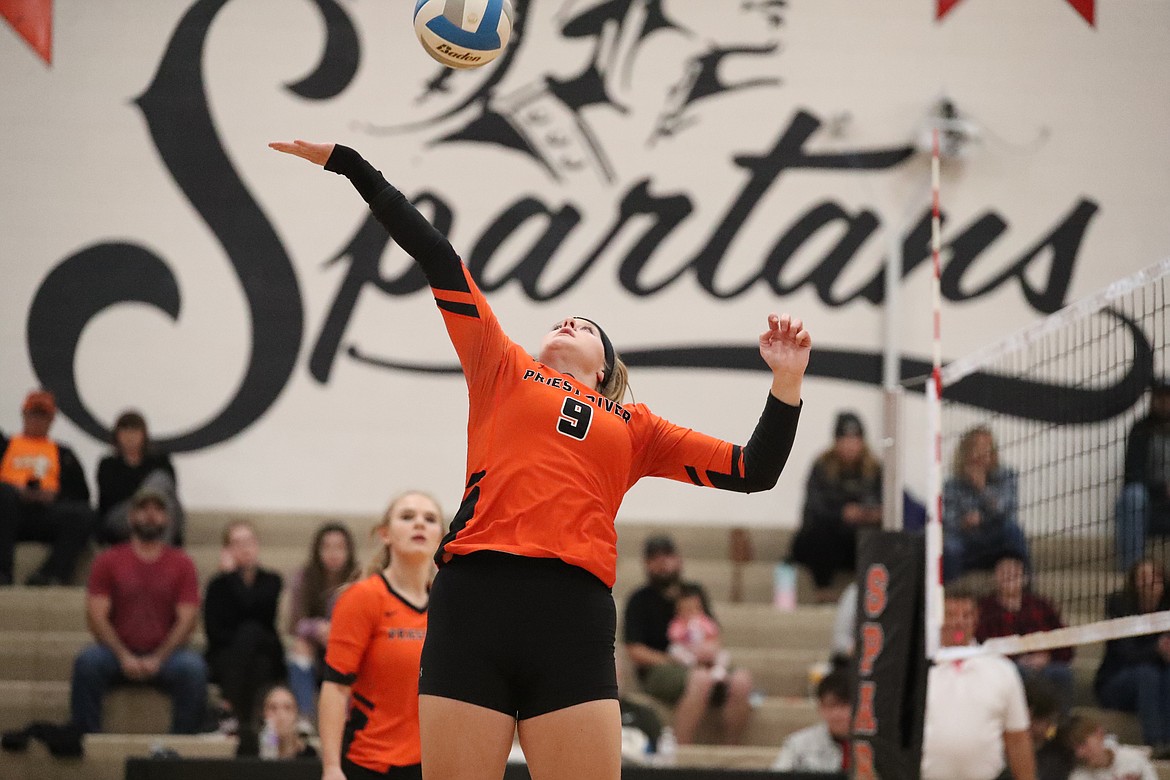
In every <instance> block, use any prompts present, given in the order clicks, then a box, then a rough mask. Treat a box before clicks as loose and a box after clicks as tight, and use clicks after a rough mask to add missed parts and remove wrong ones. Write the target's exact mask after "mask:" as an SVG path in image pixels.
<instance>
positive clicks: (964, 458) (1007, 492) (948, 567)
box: [943, 426, 1028, 581]
mask: <svg viewBox="0 0 1170 780" xmlns="http://www.w3.org/2000/svg"><path fill="white" fill-rule="evenodd" d="M1018 501H1019V480H1018V478H1017V475H1016V472H1015V471H1013V470H1011V469H1008V468H1004V467H1002V466H1000V464H999V452H998V450H997V449H996V446H995V438H994V437H993V436H992V435H991V431H990V430H989V429H988V428H986V427H984V426H978V427H975V428H971V429H970V430H968V431H967V432H966V433H964V434H963V438H962V439H960V440H959V446H958V447H957V448H956V449H955V459H954V463H953V465H952V468H951V476H950V478H949V479H947V481H946V484H944V485H943V576H944V578H945V579H946V580H948V581H950V580H953V579H955V578H956V577H960V576H962V575H963V574H965V573H967V572H968V571H973V570H984V571H986V570H989V569H991V568H992V567H994V566H995V564H996V561H998V560H999V559H1000V558H1002V557H1003V556H1005V555H1007V554H1009V553H1010V554H1012V555H1014V556H1016V557H1017V558H1019V559H1020V560H1022V561H1024V562H1025V563H1027V561H1028V543H1027V541H1026V540H1025V539H1024V532H1023V531H1022V530H1021V529H1020V526H1019V524H1018V522H1017V512H1018V509H1019V504H1018Z"/></svg>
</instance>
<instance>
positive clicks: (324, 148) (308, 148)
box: [268, 139, 334, 165]
mask: <svg viewBox="0 0 1170 780" xmlns="http://www.w3.org/2000/svg"><path fill="white" fill-rule="evenodd" d="M333 147H334V144H315V143H311V142H310V141H301V140H300V139H297V140H296V141H293V142H291V143H289V142H288V141H273V142H272V143H270V144H268V148H269V149H275V150H276V151H278V152H284V153H285V154H291V155H293V156H294V157H300V158H301V159H302V160H308V161H309V162H311V163H313V164H314V165H324V164H325V163H326V162H327V161H328V160H329V155H331V154H333Z"/></svg>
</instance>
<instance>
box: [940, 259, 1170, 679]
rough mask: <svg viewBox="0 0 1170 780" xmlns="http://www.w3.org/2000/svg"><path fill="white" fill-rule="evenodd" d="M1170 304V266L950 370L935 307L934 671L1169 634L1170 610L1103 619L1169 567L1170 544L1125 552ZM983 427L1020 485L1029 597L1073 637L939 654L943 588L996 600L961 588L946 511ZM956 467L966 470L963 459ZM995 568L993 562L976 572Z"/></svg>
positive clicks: (972, 575)
mask: <svg viewBox="0 0 1170 780" xmlns="http://www.w3.org/2000/svg"><path fill="white" fill-rule="evenodd" d="M936 246H937V245H936ZM935 252H936V263H937V248H936V249H935ZM936 274H937V267H936ZM936 285H937V281H936ZM936 295H937V291H936ZM1168 297H1170V258H1167V259H1165V260H1162V261H1161V262H1159V263H1157V264H1155V265H1152V266H1150V267H1148V268H1146V269H1144V270H1142V271H1139V272H1138V273H1135V274H1133V275H1132V276H1128V277H1126V278H1123V279H1119V280H1117V281H1115V282H1113V283H1112V284H1110V285H1109V286H1108V287H1106V288H1105V289H1104V290H1102V291H1100V292H1099V293H1097V294H1095V295H1091V296H1089V297H1086V298H1084V299H1082V300H1079V301H1077V302H1075V303H1073V304H1071V305H1069V306H1067V307H1065V308H1063V309H1061V310H1060V311H1058V312H1056V313H1054V314H1052V315H1050V316H1048V317H1046V318H1044V319H1042V320H1040V321H1039V322H1037V323H1035V324H1034V325H1032V326H1030V327H1028V328H1025V329H1023V330H1022V331H1020V332H1018V333H1015V334H1013V335H1011V336H1009V337H1008V338H1006V339H1004V340H1003V341H1001V342H999V343H997V344H992V345H989V346H986V347H983V348H981V349H979V350H977V351H975V352H974V353H972V354H970V355H968V356H966V357H964V358H962V359H959V360H955V361H953V362H951V363H949V364H947V365H945V366H940V365H939V353H938V351H937V350H938V347H937V338H938V319H937V318H938V309H937V306H938V305H939V304H938V300H937V298H936V300H935V306H936V309H935V318H936V319H935V322H936V325H935V328H936V331H935V334H936V335H935V338H936V352H935V361H936V362H935V368H934V373H933V375H932V381H930V382H928V383H927V393H926V395H927V405H928V408H929V412H928V435H929V437H930V439H929V470H930V486H929V489H930V491H931V493H930V507H929V511H930V516H929V520H928V525H927V539H926V549H927V553H926V554H927V572H928V573H927V575H926V576H927V594H926V599H927V610H926V619H927V627H926V638H927V652H928V654H929V655H930V657H931V658H933V659H935V660H943V659H955V658H962V657H967V656H971V655H975V654H978V653H980V652H994V653H999V654H1003V655H1015V654H1019V653H1027V652H1035V651H1040V650H1051V649H1055V648H1059V647H1068V646H1072V645H1079V644H1089V643H1093V642H1100V641H1104V640H1109V639H1117V638H1121V637H1126V636H1137V635H1142V634H1152V633H1159V632H1163V631H1170V611H1155V612H1145V613H1141V614H1129V615H1127V616H1120V617H1119V616H1116V615H1110V614H1108V613H1107V612H1106V608H1105V607H1106V601H1107V599H1108V598H1109V597H1110V596H1111V594H1115V593H1117V592H1119V591H1121V590H1122V589H1123V588H1124V587H1125V586H1126V572H1127V570H1129V569H1130V568H1131V567H1132V566H1133V565H1134V564H1135V563H1138V562H1141V561H1145V560H1150V561H1153V563H1154V566H1155V567H1156V568H1157V569H1160V570H1161V571H1162V572H1163V573H1164V572H1165V571H1166V565H1167V563H1168V562H1170V535H1161V536H1156V535H1152V536H1147V537H1145V538H1141V537H1138V542H1137V544H1136V545H1132V544H1130V545H1127V544H1126V543H1125V542H1126V541H1127V539H1128V538H1129V537H1126V536H1125V535H1124V534H1123V533H1121V532H1120V531H1119V523H1118V518H1119V516H1121V515H1122V514H1123V513H1124V512H1126V511H1128V510H1127V509H1126V508H1125V507H1124V505H1123V495H1124V494H1125V492H1126V491H1123V488H1126V489H1127V490H1128V488H1127V485H1126V482H1127V480H1126V466H1127V461H1128V460H1129V459H1130V458H1132V457H1133V456H1134V452H1136V451H1137V450H1133V448H1128V449H1127V447H1128V444H1129V442H1130V439H1131V432H1132V431H1133V429H1134V427H1135V425H1144V424H1145V423H1144V422H1143V421H1145V420H1147V419H1148V414H1149V412H1148V409H1147V403H1146V402H1147V398H1148V397H1149V395H1150V393H1149V392H1148V391H1149V390H1150V389H1151V387H1152V386H1153V385H1154V383H1155V382H1165V381H1166V379H1167V371H1168V369H1170V347H1168V346H1167V336H1168V335H1170V307H1168V306H1167V298H1168ZM977 428H979V429H983V430H985V431H987V432H990V434H991V436H992V441H993V442H994V446H993V448H992V450H991V452H992V458H993V461H997V462H998V468H999V469H1000V474H1002V475H1008V477H1010V479H1011V480H1012V481H1013V482H1014V483H1015V488H1016V489H1015V490H1014V491H1010V492H1009V493H1007V495H1011V496H1012V502H1011V503H1013V504H1014V506H1012V507H1008V508H1005V510H1004V511H1005V512H1006V511H1008V510H1009V509H1010V511H1011V513H1012V514H1013V515H1014V519H1015V521H1016V523H1017V525H1018V527H1019V528H1020V529H1021V530H1022V531H1023V536H1024V539H1025V541H1026V545H1027V557H1028V559H1029V572H1028V577H1029V581H1030V587H1031V590H1032V592H1034V593H1036V594H1037V595H1039V596H1042V597H1044V598H1046V599H1048V600H1049V601H1050V602H1052V603H1053V604H1054V605H1055V606H1056V607H1057V608H1058V610H1059V611H1060V613H1061V616H1062V622H1063V623H1064V625H1065V627H1064V628H1059V629H1054V630H1050V631H1037V632H1034V633H1029V634H1024V635H1016V636H1009V637H999V638H993V639H988V640H987V641H985V642H984V643H983V644H982V645H973V646H970V647H940V646H939V644H940V641H939V638H940V627H941V624H942V611H943V608H942V605H943V601H944V599H945V586H944V579H945V583H946V585H947V586H950V585H953V584H956V583H961V585H962V587H963V590H964V591H965V592H971V591H972V590H976V591H980V590H982V591H985V592H990V590H991V578H990V575H989V573H988V572H986V571H978V570H977V571H972V572H964V573H963V574H962V575H961V577H959V578H958V579H955V578H954V577H953V576H952V575H953V571H952V572H949V573H948V571H947V567H946V565H945V561H946V560H947V559H948V556H945V555H944V550H945V549H946V541H947V534H948V533H951V534H957V533H958V531H957V530H956V529H957V528H958V527H959V523H958V520H957V517H958V516H957V515H956V516H955V517H950V518H949V519H948V509H949V510H950V511H951V512H952V514H954V513H955V512H957V511H958V509H957V506H958V505H957V504H956V505H955V506H951V507H948V504H947V500H948V499H950V500H957V499H956V498H955V497H956V496H957V495H958V492H957V491H956V492H955V493H952V492H951V490H950V489H949V488H950V486H951V485H952V484H955V482H956V481H957V480H958V479H959V475H958V472H957V470H956V471H954V473H951V474H950V475H947V474H946V469H944V460H943V455H944V452H945V453H948V454H951V453H955V452H956V451H957V450H958V448H959V447H960V443H961V442H962V441H963V440H964V434H965V433H970V432H972V431H974V430H975V429H977ZM1139 449H1140V448H1139ZM1130 450H1133V451H1130ZM1127 453H1128V454H1127ZM954 463H955V464H956V466H955V469H957V465H958V463H959V460H958V458H957V457H955V458H954ZM1163 466H1165V464H1163ZM1130 471H1131V479H1130V482H1131V485H1132V484H1133V476H1132V469H1130ZM944 484H945V485H946V487H945V488H944ZM1137 484H1140V483H1137ZM994 562H995V561H994V559H991V558H988V559H987V560H985V561H983V562H982V564H981V565H975V566H971V568H976V569H987V568H990V567H991V566H992V565H994ZM1168 585H1170V583H1168ZM1115 598H1116V597H1115Z"/></svg>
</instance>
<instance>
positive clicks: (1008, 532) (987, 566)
mask: <svg viewBox="0 0 1170 780" xmlns="http://www.w3.org/2000/svg"><path fill="white" fill-rule="evenodd" d="M1008 553H1011V554H1012V555H1015V556H1017V557H1019V558H1021V559H1023V561H1024V567H1025V568H1027V569H1030V568H1031V563H1030V559H1029V556H1028V540H1027V538H1026V537H1025V536H1024V531H1023V529H1021V528H1020V527H1019V526H1018V525H1016V524H1015V523H1012V522H1008V521H1003V522H1001V523H998V524H985V525H982V526H979V527H976V528H974V529H971V530H965V531H959V532H954V531H944V532H943V577H944V579H945V580H946V581H947V582H950V581H951V580H953V579H955V578H956V577H961V576H963V575H964V574H966V573H967V572H969V571H989V570H991V569H993V568H995V564H996V563H997V562H998V561H999V559H1000V558H1002V557H1003V556H1004V555H1006V554H1008Z"/></svg>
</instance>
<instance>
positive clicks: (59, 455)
mask: <svg viewBox="0 0 1170 780" xmlns="http://www.w3.org/2000/svg"><path fill="white" fill-rule="evenodd" d="M21 414H22V418H23V425H22V428H21V432H20V433H19V434H17V435H15V436H13V437H11V438H6V437H4V436H3V435H2V434H0V585H11V584H12V577H13V558H14V554H15V550H16V543H17V542H45V543H46V544H48V545H49V555H48V557H46V558H45V560H44V562H43V563H42V564H41V565H40V567H39V568H38V569H37V570H36V571H35V572H33V573H32V574H31V575H30V576H29V578H28V580H27V581H26V582H25V584H26V585H68V584H71V583H72V582H73V576H74V573H75V570H76V568H77V558H78V556H79V555H81V551H82V550H84V549H85V546H86V544H87V543H88V542H89V535H90V533H92V531H93V522H94V520H93V510H92V509H91V508H90V506H89V486H88V485H86V484H85V473H84V472H83V471H82V470H81V464H80V463H79V462H78V461H77V456H76V455H74V454H73V451H72V450H70V449H69V448H68V447H66V446H65V445H63V444H61V443H59V442H56V441H53V440H52V439H50V438H49V428H50V427H52V425H53V417H54V416H55V415H56V414H57V404H56V402H55V401H54V400H53V395H52V394H51V393H49V392H47V391H45V390H34V391H33V392H31V393H29V394H28V396H26V397H25V399H24V405H23V406H22V407H21Z"/></svg>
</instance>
